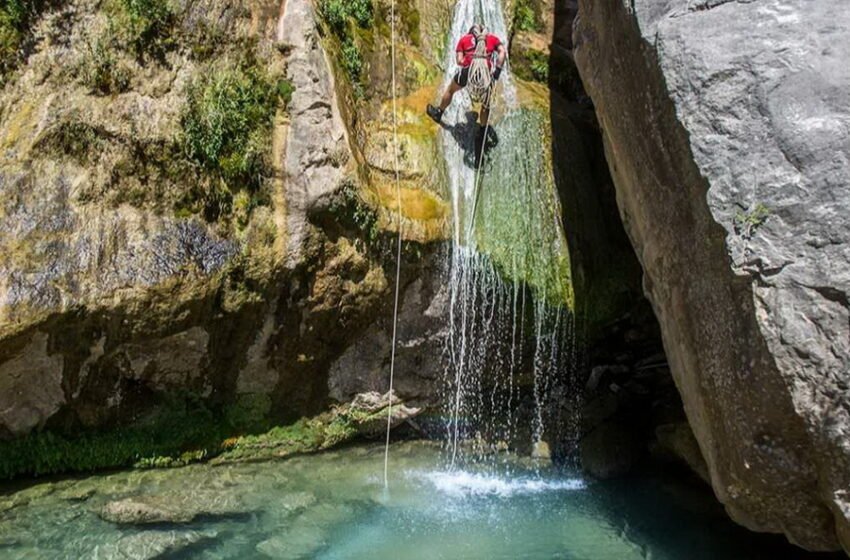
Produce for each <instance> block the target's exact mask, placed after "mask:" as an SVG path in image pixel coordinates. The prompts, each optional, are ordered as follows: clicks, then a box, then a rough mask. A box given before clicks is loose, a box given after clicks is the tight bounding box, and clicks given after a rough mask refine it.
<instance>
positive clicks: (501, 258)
mask: <svg viewBox="0 0 850 560" xmlns="http://www.w3.org/2000/svg"><path fill="white" fill-rule="evenodd" d="M545 118H546V117H545V115H544V113H542V111H540V110H538V109H528V108H523V109H520V110H519V111H516V112H514V113H511V114H510V115H508V116H506V117H505V118H504V119H503V120H502V121H501V122H500V123H499V133H500V134H504V135H508V136H509V137H511V138H515V139H517V141H518V142H520V143H522V144H523V145H525V146H527V148H528V149H527V150H522V151H516V150H513V151H511V150H509V149H508V150H502V146H503V144H499V145H497V146H495V147H493V148H492V149H491V151H490V153H489V156H488V158H487V159H485V161H484V168H483V171H482V178H481V186H480V187H479V189H480V193H481V194H480V197H481V198H480V203H479V208H478V216H479V217H480V216H487V219H486V220H481V219H479V220H477V221H476V222H475V234H476V239H477V240H478V245H479V247H480V250H481V252H483V253H485V254H486V255H488V256H489V257H490V258H491V259H492V260H493V263H494V264H495V266H496V267H497V268H498V269H499V270H500V272H501V273H502V274H503V276H505V277H506V278H509V279H510V280H512V281H514V282H523V283H525V284H527V285H528V286H529V287H530V288H531V289H532V290H534V292H535V294H536V295H537V297H538V298H540V299H541V300H545V301H547V302H549V303H550V304H552V305H561V306H566V307H569V308H571V309H572V308H573V304H574V302H575V296H574V293H573V286H572V276H571V274H572V272H571V268H570V255H569V249H568V247H567V242H566V239H565V238H564V235H563V231H562V230H561V229H560V223H559V222H560V219H561V218H560V217H561V215H562V214H561V208H560V201H559V199H558V197H557V193H556V190H555V184H554V176H553V175H552V163H551V160H550V159H549V158H550V157H551V153H550V152H548V151H547V150H545V149H544V146H547V145H548V142H549V141H550V139H549V138H548V132H547V128H548V127H547V126H546V121H545Z"/></svg>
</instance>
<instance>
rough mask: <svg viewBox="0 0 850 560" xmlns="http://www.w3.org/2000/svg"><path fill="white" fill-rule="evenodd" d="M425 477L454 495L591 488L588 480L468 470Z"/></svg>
mask: <svg viewBox="0 0 850 560" xmlns="http://www.w3.org/2000/svg"><path fill="white" fill-rule="evenodd" d="M421 476H423V478H424V479H425V480H426V481H427V482H428V483H429V484H431V485H433V486H434V488H436V489H437V490H438V491H439V492H441V493H442V494H445V495H448V496H450V497H453V498H467V497H473V496H497V497H500V498H511V497H515V496H523V495H531V494H539V493H541V492H547V493H549V492H557V491H574V490H583V489H584V488H586V487H587V484H586V483H585V481H584V480H581V479H578V478H567V479H543V478H531V477H506V476H493V475H488V474H482V473H472V472H468V471H433V472H428V473H424V475H421Z"/></svg>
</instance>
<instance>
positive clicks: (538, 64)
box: [528, 51, 549, 83]
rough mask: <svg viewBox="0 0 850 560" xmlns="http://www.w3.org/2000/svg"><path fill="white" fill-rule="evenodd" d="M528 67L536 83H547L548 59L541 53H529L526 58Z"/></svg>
mask: <svg viewBox="0 0 850 560" xmlns="http://www.w3.org/2000/svg"><path fill="white" fill-rule="evenodd" d="M528 67H529V69H530V70H531V75H532V77H533V78H534V79H535V80H536V81H538V82H544V83H545V82H548V81H549V57H548V56H546V54H545V53H543V52H541V51H531V52H530V53H529V56H528Z"/></svg>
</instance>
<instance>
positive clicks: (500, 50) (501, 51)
mask: <svg viewBox="0 0 850 560" xmlns="http://www.w3.org/2000/svg"><path fill="white" fill-rule="evenodd" d="M507 58H508V50H507V49H506V48H505V45H504V43H499V46H498V47H496V67H495V68H494V69H493V79H494V80H498V79H499V76H501V75H502V67H503V66H504V65H505V60H506V59H507Z"/></svg>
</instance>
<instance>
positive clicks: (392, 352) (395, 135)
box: [384, 0, 402, 488]
mask: <svg viewBox="0 0 850 560" xmlns="http://www.w3.org/2000/svg"><path fill="white" fill-rule="evenodd" d="M395 35H396V29H395V0H392V3H391V5H390V53H391V56H390V58H391V60H392V90H393V91H392V98H393V165H394V168H395V194H396V210H397V211H398V248H397V250H396V268H395V302H394V304H393V340H392V349H391V350H390V390H389V393H387V394H388V395H389V399H388V403H387V439H386V442H385V443H384V488H389V484H390V483H389V464H390V431H391V430H392V423H393V378H394V376H395V350H396V339H397V337H398V292H399V285H400V284H401V241H402V235H401V233H402V232H401V228H402V219H401V180H400V175H399V169H398V117H397V114H396V104H397V101H396V71H395Z"/></svg>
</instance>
